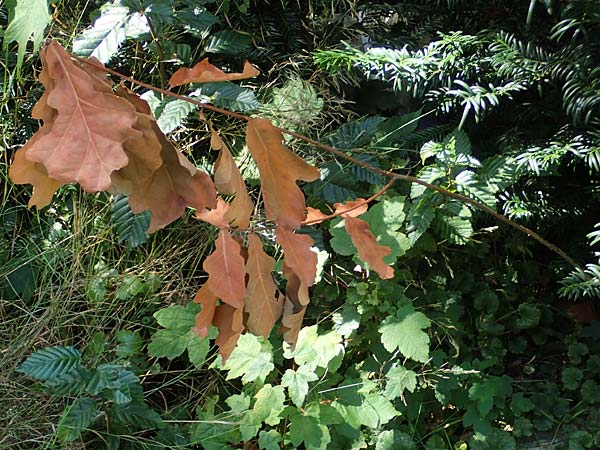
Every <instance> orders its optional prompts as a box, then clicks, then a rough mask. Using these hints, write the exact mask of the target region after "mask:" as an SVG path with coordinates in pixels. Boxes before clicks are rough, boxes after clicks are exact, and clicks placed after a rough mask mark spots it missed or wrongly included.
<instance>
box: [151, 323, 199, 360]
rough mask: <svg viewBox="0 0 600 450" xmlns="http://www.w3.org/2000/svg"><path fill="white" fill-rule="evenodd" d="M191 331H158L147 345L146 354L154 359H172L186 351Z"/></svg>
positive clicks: (180, 329)
mask: <svg viewBox="0 0 600 450" xmlns="http://www.w3.org/2000/svg"><path fill="white" fill-rule="evenodd" d="M191 334H193V333H192V331H190V330H185V329H182V328H179V329H167V330H158V331H157V332H156V333H154V334H153V335H152V339H151V340H150V343H149V344H148V354H149V355H150V356H154V357H156V358H168V359H174V358H177V357H178V356H180V355H182V354H183V352H184V351H185V350H186V349H187V346H188V343H189V341H190V336H191Z"/></svg>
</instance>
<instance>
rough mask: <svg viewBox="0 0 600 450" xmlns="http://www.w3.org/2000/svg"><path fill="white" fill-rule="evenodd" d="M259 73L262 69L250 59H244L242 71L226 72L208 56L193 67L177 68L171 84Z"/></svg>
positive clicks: (226, 79)
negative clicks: (212, 62) (211, 61)
mask: <svg viewBox="0 0 600 450" xmlns="http://www.w3.org/2000/svg"><path fill="white" fill-rule="evenodd" d="M258 75H260V71H259V70H258V69H257V68H256V67H254V66H253V65H252V64H250V63H249V62H248V61H244V69H243V70H242V73H225V72H223V71H222V70H221V69H219V68H218V67H215V66H213V65H212V64H211V63H209V62H208V58H204V59H203V60H202V61H200V62H199V63H197V64H196V65H195V66H194V67H193V68H191V69H190V68H187V67H182V68H181V69H179V70H177V71H176V72H175V73H174V74H173V75H171V79H170V80H169V84H170V85H171V86H172V87H175V86H181V85H182V84H189V83H206V82H209V81H233V80H243V79H245V78H252V77H256V76H258Z"/></svg>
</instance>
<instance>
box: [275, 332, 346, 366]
mask: <svg viewBox="0 0 600 450" xmlns="http://www.w3.org/2000/svg"><path fill="white" fill-rule="evenodd" d="M343 351H344V346H343V345H342V336H341V335H340V334H338V333H337V332H336V331H329V332H327V333H325V334H322V335H319V334H318V332H317V326H316V325H312V326H310V327H304V328H302V329H301V330H300V333H299V334H298V340H297V342H296V346H295V348H294V350H293V351H292V350H291V346H290V345H289V344H287V343H285V342H284V344H283V356H284V358H288V359H291V358H294V361H295V362H296V364H298V365H303V364H307V365H309V366H310V367H312V368H313V369H314V368H315V367H316V366H319V367H323V368H327V365H328V364H329V362H330V361H331V360H332V359H333V358H335V357H336V356H338V355H339V354H341V353H343Z"/></svg>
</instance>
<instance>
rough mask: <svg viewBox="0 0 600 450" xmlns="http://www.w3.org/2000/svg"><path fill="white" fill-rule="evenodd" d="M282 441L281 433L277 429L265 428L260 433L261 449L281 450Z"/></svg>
mask: <svg viewBox="0 0 600 450" xmlns="http://www.w3.org/2000/svg"><path fill="white" fill-rule="evenodd" d="M280 442H281V434H279V433H278V432H277V430H269V431H264V430H263V431H261V432H260V433H258V446H259V448H260V449H261V450H281V446H280V445H279V443H280Z"/></svg>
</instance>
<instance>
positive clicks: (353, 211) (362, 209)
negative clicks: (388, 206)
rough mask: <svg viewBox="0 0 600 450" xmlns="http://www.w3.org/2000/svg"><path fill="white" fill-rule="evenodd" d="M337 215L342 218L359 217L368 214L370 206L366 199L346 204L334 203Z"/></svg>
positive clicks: (358, 199)
mask: <svg viewBox="0 0 600 450" xmlns="http://www.w3.org/2000/svg"><path fill="white" fill-rule="evenodd" d="M333 206H334V207H335V213H336V214H339V215H340V216H342V217H358V216H360V215H362V214H364V213H366V212H367V209H368V208H369V204H368V203H367V201H366V200H365V199H364V198H357V199H356V200H349V201H347V202H346V203H334V204H333Z"/></svg>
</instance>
